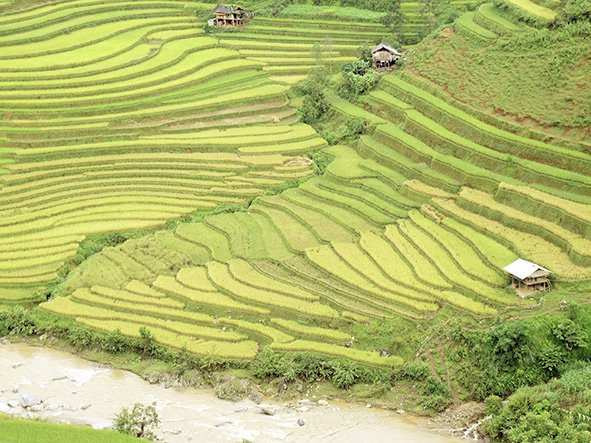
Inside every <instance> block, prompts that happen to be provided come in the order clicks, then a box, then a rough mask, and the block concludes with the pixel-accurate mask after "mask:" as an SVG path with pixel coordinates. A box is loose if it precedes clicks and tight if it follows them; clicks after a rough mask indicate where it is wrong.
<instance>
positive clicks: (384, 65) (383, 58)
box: [371, 43, 402, 71]
mask: <svg viewBox="0 0 591 443" xmlns="http://www.w3.org/2000/svg"><path fill="white" fill-rule="evenodd" d="M400 57H402V54H401V53H400V52H398V51H397V50H396V49H394V48H393V47H391V46H388V45H386V44H384V43H380V44H379V45H377V46H376V47H375V48H373V49H372V50H371V58H372V61H373V67H374V68H375V69H377V70H378V71H382V70H385V69H390V68H392V67H393V66H394V65H395V64H396V62H397V61H398V60H399V59H400Z"/></svg>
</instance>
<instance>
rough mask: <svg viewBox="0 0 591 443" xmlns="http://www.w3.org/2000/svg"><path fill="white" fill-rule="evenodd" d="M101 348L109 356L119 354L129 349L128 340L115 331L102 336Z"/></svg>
mask: <svg viewBox="0 0 591 443" xmlns="http://www.w3.org/2000/svg"><path fill="white" fill-rule="evenodd" d="M101 347H102V348H103V350H105V351H106V352H108V353H110V354H121V353H122V352H125V351H126V350H128V349H129V348H130V345H129V339H128V338H126V337H125V336H124V335H123V334H121V331H120V330H119V329H117V330H115V331H111V332H109V333H108V334H106V335H104V336H102V340H101Z"/></svg>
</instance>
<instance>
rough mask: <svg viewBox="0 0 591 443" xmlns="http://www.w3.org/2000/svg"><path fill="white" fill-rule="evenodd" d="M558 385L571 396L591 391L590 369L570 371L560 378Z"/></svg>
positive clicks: (583, 368) (586, 367)
mask: <svg viewBox="0 0 591 443" xmlns="http://www.w3.org/2000/svg"><path fill="white" fill-rule="evenodd" d="M559 381H560V384H561V385H562V386H563V387H564V389H565V390H566V391H567V392H569V393H571V394H580V393H583V392H585V391H587V390H589V389H591V367H590V366H584V367H582V368H578V369H570V370H568V371H566V372H565V373H564V374H562V376H561V377H560V380H559Z"/></svg>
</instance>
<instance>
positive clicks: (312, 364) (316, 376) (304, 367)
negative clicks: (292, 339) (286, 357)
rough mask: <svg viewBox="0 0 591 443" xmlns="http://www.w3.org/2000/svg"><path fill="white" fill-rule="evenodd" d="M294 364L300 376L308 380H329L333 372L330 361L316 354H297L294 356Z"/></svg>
mask: <svg viewBox="0 0 591 443" xmlns="http://www.w3.org/2000/svg"><path fill="white" fill-rule="evenodd" d="M293 364H294V366H295V367H296V372H297V374H298V377H299V378H301V379H302V380H304V381H306V382H314V381H321V380H329V379H330V378H331V377H332V374H333V367H332V365H331V364H330V362H328V361H326V359H324V358H323V357H321V356H319V355H316V354H311V353H308V352H304V353H302V354H297V355H295V356H294V359H293Z"/></svg>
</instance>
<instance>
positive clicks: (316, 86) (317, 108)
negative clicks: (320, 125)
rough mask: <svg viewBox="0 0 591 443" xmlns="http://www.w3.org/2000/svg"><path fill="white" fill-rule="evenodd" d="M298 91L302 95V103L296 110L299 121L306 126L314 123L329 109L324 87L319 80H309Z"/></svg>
mask: <svg viewBox="0 0 591 443" xmlns="http://www.w3.org/2000/svg"><path fill="white" fill-rule="evenodd" d="M300 91H301V92H303V93H304V102H303V103H302V106H300V108H299V109H298V115H299V116H300V120H301V121H302V122H304V123H307V124H312V123H316V122H317V121H318V120H320V119H321V118H322V117H323V116H324V114H326V112H327V111H328V109H329V105H328V102H327V101H326V96H325V94H324V85H323V84H322V82H321V81H320V80H319V79H317V78H311V79H310V80H308V81H306V82H304V84H303V85H302V86H301V87H300Z"/></svg>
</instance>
